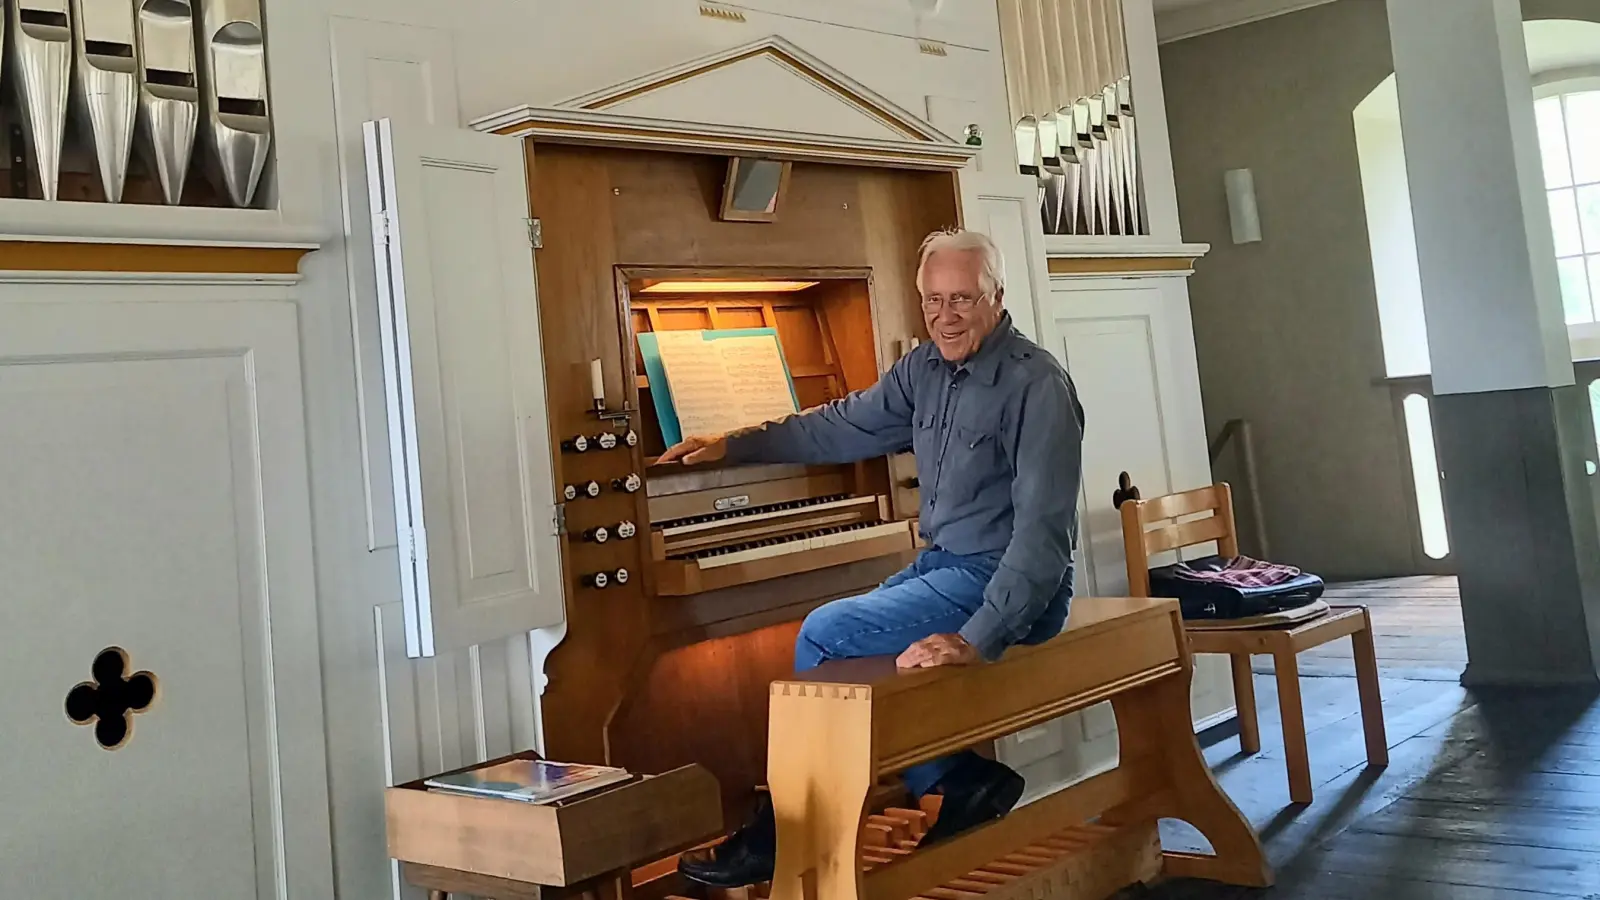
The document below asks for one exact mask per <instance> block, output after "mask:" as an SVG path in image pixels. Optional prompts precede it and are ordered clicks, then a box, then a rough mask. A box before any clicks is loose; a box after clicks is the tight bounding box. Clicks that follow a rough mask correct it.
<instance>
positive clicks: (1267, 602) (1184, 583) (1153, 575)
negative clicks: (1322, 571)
mask: <svg viewBox="0 0 1600 900" xmlns="http://www.w3.org/2000/svg"><path fill="white" fill-rule="evenodd" d="M1234 565H1237V562H1236V561H1234V560H1229V559H1224V558H1223V557H1220V556H1208V557H1205V558H1203V559H1197V560H1193V561H1190V562H1184V563H1175V564H1173V565H1170V566H1161V567H1159V568H1155V569H1151V570H1150V595H1151V596H1152V597H1170V598H1173V599H1175V600H1177V601H1178V606H1179V607H1180V608H1181V609H1182V610H1183V617H1184V618H1185V619H1244V618H1249V617H1251V616H1264V615H1267V614H1269V613H1275V612H1282V611H1284V610H1288V609H1298V608H1299V607H1302V606H1306V605H1308V604H1311V603H1315V602H1317V601H1318V600H1320V599H1321V598H1322V591H1323V588H1324V587H1325V586H1324V584H1323V582H1322V579H1321V578H1319V577H1317V576H1316V575H1312V574H1310V573H1308V572H1299V573H1298V574H1295V575H1294V576H1293V577H1291V578H1288V579H1287V580H1283V581H1279V582H1278V583H1275V584H1267V585H1250V584H1247V583H1243V582H1246V581H1248V579H1238V580H1237V581H1235V582H1230V581H1227V580H1224V579H1220V578H1215V577H1214V576H1216V575H1217V574H1218V573H1222V572H1224V571H1227V570H1228V569H1229V568H1230V566H1234ZM1197 576H1198V577H1197Z"/></svg>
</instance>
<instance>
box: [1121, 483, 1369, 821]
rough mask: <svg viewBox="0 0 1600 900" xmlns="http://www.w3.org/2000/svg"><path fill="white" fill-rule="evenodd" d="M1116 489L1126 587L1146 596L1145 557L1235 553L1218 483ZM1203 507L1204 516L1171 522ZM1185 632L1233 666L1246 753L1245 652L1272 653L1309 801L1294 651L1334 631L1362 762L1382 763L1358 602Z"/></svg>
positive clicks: (1250, 723)
mask: <svg viewBox="0 0 1600 900" xmlns="http://www.w3.org/2000/svg"><path fill="white" fill-rule="evenodd" d="M1122 479H1123V480H1122V483H1121V485H1120V487H1119V489H1118V491H1117V498H1116V499H1117V502H1118V503H1119V506H1120V511H1121V514H1122V538H1123V545H1124V547H1125V549H1126V552H1127V559H1128V593H1129V594H1131V595H1133V596H1135V597H1148V596H1149V595H1150V557H1151V556H1152V555H1153V554H1157V553H1163V552H1166V551H1169V550H1180V549H1183V548H1185V547H1192V546H1195V545H1196V544H1203V543H1207V542H1209V541H1216V542H1217V552H1218V554H1219V555H1221V556H1223V557H1235V556H1238V555H1239V538H1238V532H1237V530H1236V528H1235V523H1234V518H1233V491H1232V489H1231V488H1230V487H1229V486H1228V485H1227V484H1226V483H1224V482H1219V483H1217V484H1214V485H1212V486H1210V487H1206V488H1200V489H1198V490H1193V491H1185V492H1183V493H1179V494H1169V495H1167V496H1165V497H1156V498H1153V499H1150V500H1144V499H1141V498H1140V497H1139V492H1138V488H1136V487H1133V486H1132V485H1131V484H1129V482H1128V481H1127V475H1126V473H1124V475H1123V477H1122ZM1207 512H1209V513H1210V514H1211V515H1210V516H1208V517H1205V518H1198V519H1190V520H1189V521H1183V522H1180V521H1178V520H1179V519H1185V518H1188V517H1190V516H1197V515H1200V514H1201V513H1207ZM1185 632H1186V633H1187V635H1188V638H1189V647H1190V650H1191V651H1192V652H1194V653H1220V654H1226V655H1227V656H1228V658H1229V660H1230V662H1231V664H1232V668H1233V695H1234V700H1235V702H1236V703H1237V704H1238V708H1239V744H1240V747H1241V748H1242V749H1243V750H1244V752H1246V753H1258V752H1260V750H1261V731H1260V725H1259V723H1258V722H1257V719H1256V694H1255V684H1254V682H1253V681H1252V680H1251V673H1250V657H1251V655H1253V654H1257V653H1260V654H1266V655H1270V656H1271V657H1272V666H1273V671H1274V673H1275V674H1276V675H1277V679H1278V707H1279V709H1280V710H1281V712H1282V714H1283V746H1284V753H1285V756H1286V757H1287V760H1288V770H1289V797H1290V799H1291V800H1293V801H1294V802H1295V803H1310V802H1311V800H1312V789H1311V761H1310V755H1309V752H1308V750H1307V747H1306V723H1305V710H1304V707H1303V704H1302V703H1301V699H1300V667H1299V662H1298V655H1299V654H1300V653H1301V652H1302V651H1305V650H1309V649H1311V648H1312V647H1317V646H1321V645H1322V644H1326V643H1328V642H1330V641H1334V640H1337V639H1339V638H1342V637H1349V638H1350V641H1351V643H1352V645H1353V646H1354V648H1355V664H1356V688H1357V691H1358V693H1359V695H1360V698H1361V722H1362V726H1363V729H1364V731H1365V732H1366V742H1367V764H1368V765H1369V766H1378V767H1381V766H1386V765H1388V764H1389V747H1388V739H1387V737H1386V736H1385V733H1384V726H1383V700H1382V696H1381V694H1380V691H1379V687H1378V660H1377V654H1376V653H1375V652H1374V650H1373V646H1372V617H1371V615H1370V614H1369V613H1368V611H1367V608H1366V607H1364V606H1333V607H1331V608H1330V610H1329V611H1328V612H1327V613H1326V614H1324V615H1321V616H1318V617H1316V618H1314V619H1309V620H1305V621H1300V622H1294V623H1290V624H1285V625H1276V626H1275V625H1265V626H1262V625H1254V626H1240V627H1227V626H1225V625H1220V624H1219V623H1207V624H1206V625H1204V626H1200V625H1199V624H1197V623H1195V624H1190V625H1188V626H1186V628H1185Z"/></svg>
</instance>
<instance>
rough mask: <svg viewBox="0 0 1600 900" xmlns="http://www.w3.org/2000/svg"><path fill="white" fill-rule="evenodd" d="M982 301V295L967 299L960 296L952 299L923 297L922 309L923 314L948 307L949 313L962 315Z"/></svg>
mask: <svg viewBox="0 0 1600 900" xmlns="http://www.w3.org/2000/svg"><path fill="white" fill-rule="evenodd" d="M982 299H983V295H979V296H977V297H967V296H964V295H961V294H957V295H956V296H954V297H923V298H922V309H923V311H924V312H933V311H934V310H937V309H939V308H941V307H946V306H948V307H949V308H950V311H951V312H958V313H964V312H967V311H969V310H971V309H972V308H973V307H974V306H977V305H978V301H979V300H982Z"/></svg>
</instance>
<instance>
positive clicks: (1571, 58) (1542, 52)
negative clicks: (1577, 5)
mask: <svg viewBox="0 0 1600 900" xmlns="http://www.w3.org/2000/svg"><path fill="white" fill-rule="evenodd" d="M1522 31H1523V34H1524V35H1526V37H1527V39H1528V69H1529V71H1531V72H1533V73H1534V74H1535V75H1537V74H1539V73H1541V72H1550V71H1554V70H1556V69H1578V68H1592V67H1596V66H1600V22H1573V21H1567V20H1559V19H1557V20H1548V21H1539V22H1524V23H1522Z"/></svg>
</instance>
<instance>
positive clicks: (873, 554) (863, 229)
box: [526, 139, 959, 804]
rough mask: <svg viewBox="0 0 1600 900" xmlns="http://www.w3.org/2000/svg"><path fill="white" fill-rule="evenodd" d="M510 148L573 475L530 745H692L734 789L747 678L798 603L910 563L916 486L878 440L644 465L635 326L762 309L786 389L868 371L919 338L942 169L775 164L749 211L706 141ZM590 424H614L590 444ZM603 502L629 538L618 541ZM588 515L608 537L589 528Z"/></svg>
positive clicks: (607, 753) (867, 377)
mask: <svg viewBox="0 0 1600 900" xmlns="http://www.w3.org/2000/svg"><path fill="white" fill-rule="evenodd" d="M526 152H527V154H528V157H529V160H530V162H529V173H530V176H529V179H530V180H529V184H530V197H531V201H530V208H531V211H532V215H533V216H534V217H535V218H537V219H538V221H539V223H540V230H541V232H542V235H543V238H544V239H543V244H544V247H543V249H541V250H540V251H538V257H537V258H538V266H537V268H538V278H539V296H540V304H539V305H540V316H541V323H542V331H543V333H544V334H545V335H546V336H547V337H546V346H545V358H546V362H545V366H546V374H547V379H548V380H547V384H548V386H549V387H548V390H549V398H550V417H551V424H552V428H553V430H554V432H555V435H556V436H557V437H558V438H559V445H560V446H561V447H562V452H560V453H558V454H557V456H556V463H555V465H556V470H557V472H558V478H557V481H558V483H560V484H561V485H563V486H564V487H566V486H570V487H571V488H572V490H566V492H565V496H575V499H573V500H570V501H568V502H567V504H566V513H565V520H566V524H567V532H568V537H567V542H566V546H565V551H566V553H565V565H566V570H567V571H566V574H567V585H568V590H569V594H568V598H569V599H568V604H567V614H568V621H567V634H566V637H565V639H564V641H563V642H562V644H561V645H560V646H558V647H557V648H556V649H555V650H554V652H553V653H552V654H551V657H550V659H549V661H548V662H547V664H546V670H545V671H546V674H547V676H548V677H549V686H548V688H547V689H546V691H545V694H544V697H543V703H542V706H541V715H542V717H543V721H544V723H545V729H544V730H545V739H546V753H547V754H548V755H550V756H552V757H556V758H574V759H594V760H596V761H605V762H609V763H612V764H619V765H625V766H628V767H630V768H638V769H640V770H643V771H660V770H664V769H667V768H671V767H673V766H676V765H679V764H680V763H684V764H686V763H688V762H700V763H702V764H704V765H706V766H707V767H708V768H710V769H711V770H712V771H713V772H714V773H716V774H717V775H718V776H719V778H720V779H721V781H722V783H723V789H724V796H725V797H727V798H728V799H729V802H730V803H733V804H737V803H739V802H741V801H742V800H743V799H744V798H746V797H747V796H748V791H749V789H750V787H751V786H752V785H754V784H756V783H758V782H761V781H762V780H763V779H764V772H765V730H766V710H765V691H766V685H767V684H768V683H769V682H770V681H771V680H772V679H773V678H776V677H782V676H784V675H786V674H787V673H788V672H789V671H791V666H792V664H793V655H792V650H793V646H792V644H793V638H794V635H795V633H796V630H797V627H798V623H799V621H800V620H801V619H802V618H803V617H804V615H805V614H806V613H807V612H809V611H810V610H811V609H813V608H815V607H816V606H818V605H820V604H821V603H823V602H826V601H827V600H830V599H834V598H836V597H841V596H847V595H850V594H854V593H859V592H862V591H865V590H868V589H870V588H871V587H873V586H874V585H876V584H877V583H878V582H879V581H881V580H882V579H883V578H884V577H886V576H888V575H889V574H891V573H893V572H894V571H896V570H898V569H899V568H901V567H903V566H904V565H906V564H907V562H909V560H910V559H911V557H912V554H913V552H914V550H915V548H916V545H917V538H916V522H915V517H916V515H917V501H916V492H915V489H914V487H912V486H910V485H909V484H908V483H907V482H908V480H909V478H908V476H907V474H906V473H907V472H908V471H910V468H909V463H908V461H906V460H895V459H891V458H879V459H873V460H867V461H864V462H858V463H851V464H846V465H830V466H800V465H753V466H720V465H711V466H682V465H679V464H667V465H659V464H655V458H656V457H657V456H659V455H660V454H661V453H662V451H663V450H664V449H665V448H666V439H665V437H664V436H663V433H662V429H661V427H660V423H659V422H658V421H657V420H656V414H655V408H656V406H655V403H654V398H653V396H652V394H651V392H652V391H657V390H662V389H664V387H665V386H664V385H659V384H652V383H651V380H650V377H649V376H648V374H647V373H645V371H644V367H643V365H642V360H641V358H640V353H639V343H638V335H639V334H641V333H649V332H660V331H670V330H680V329H719V330H720V329H730V328H743V327H768V328H772V329H774V330H775V331H776V332H777V334H778V337H779V342H780V344H781V347H782V350H783V353H784V356H785V359H786V362H787V364H788V367H789V370H790V372H791V374H792V376H793V380H794V383H795V392H796V395H797V398H798V400H799V405H800V406H801V407H802V408H808V407H812V406H817V405H820V404H823V403H826V402H829V401H831V400H834V399H837V398H840V397H843V396H845V395H846V394H848V393H849V392H851V391H854V390H859V389H862V388H865V387H868V386H870V385H871V384H873V383H874V382H875V381H876V380H877V379H878V377H879V375H880V373H881V372H882V371H883V370H884V369H886V368H887V367H888V366H889V365H892V364H893V362H894V361H895V360H896V359H897V358H898V356H899V354H900V353H902V352H904V351H905V350H907V349H909V348H910V347H911V346H913V342H914V341H916V340H918V339H920V338H921V337H922V335H923V333H922V326H921V313H920V307H919V303H918V297H917V292H916V289H915V269H916V254H917V249H918V246H919V245H920V243H921V241H922V239H923V238H924V237H925V236H926V235H927V233H928V232H930V231H932V230H934V229H937V228H941V227H948V226H951V225H955V224H956V223H957V222H958V220H959V209H958V203H957V192H956V188H955V182H954V178H953V177H952V175H950V174H948V173H930V172H920V171H907V170H897V169H890V168H872V167H864V166H847V165H837V164H825V163H816V162H796V163H794V165H793V168H792V173H791V176H790V177H791V183H790V185H789V191H788V194H787V197H788V203H786V204H785V205H784V206H783V207H782V208H780V209H779V210H778V215H777V218H776V220H775V221H773V222H770V223H760V224H751V223H740V222H726V221H722V220H720V217H719V215H718V211H719V209H720V205H721V197H720V192H721V190H722V188H723V173H724V170H725V168H726V159H725V158H723V157H720V156H713V155H704V154H686V153H676V152H649V153H639V152H630V151H624V150H614V149H608V148H596V147H577V146H570V145H564V144H555V143H546V142H541V141H539V140H537V139H535V140H534V141H532V142H530V144H529V146H528V147H527V149H526ZM777 288H783V289H781V290H780V289H777ZM596 359H598V360H600V366H601V370H602V376H603V382H604V394H605V404H604V405H605V408H606V409H607V410H611V411H617V412H620V411H624V410H625V411H627V413H628V415H627V417H626V418H625V419H622V418H616V419H606V418H602V417H600V416H598V415H597V414H596V411H595V403H594V398H593V396H592V394H593V391H592V390H591V383H590V378H588V377H586V373H587V372H589V370H590V367H591V365H592V361H593V360H596ZM607 429H613V430H614V432H616V433H619V435H620V436H621V437H622V438H623V439H622V440H618V441H617V442H616V444H615V446H614V447H612V448H611V449H609V450H605V449H599V447H600V444H601V441H600V440H599V435H600V434H603V433H604V432H605V431H606V430H607ZM629 431H631V432H633V434H634V435H635V440H634V441H633V442H631V443H630V442H629V441H628V440H627V439H626V435H627V432H629ZM579 437H583V438H584V439H585V440H584V441H583V442H582V443H580V442H579V441H578V438H579ZM608 443H609V441H608ZM582 444H587V449H582V450H580V449H579V448H580V446H582ZM630 476H638V483H637V490H634V491H632V492H630V491H628V490H627V489H626V488H627V485H628V482H627V479H628V478H629V477H630ZM591 485H599V486H601V490H600V492H599V496H597V497H592V496H590V495H589V494H590V491H591V488H590V486H591ZM619 486H620V487H621V488H622V489H620V490H619V489H618V487H619ZM624 522H629V523H633V524H634V528H633V529H631V530H632V531H633V532H634V533H635V534H636V537H634V538H632V539H630V540H623V541H619V540H617V538H616V537H615V534H616V533H617V532H616V527H617V526H618V525H619V524H621V523H624ZM598 528H606V529H608V530H609V532H610V534H611V535H612V536H611V537H609V538H608V539H607V540H605V541H603V542H602V541H596V540H595V539H594V538H595V537H596V534H597V532H596V531H595V529H598ZM622 570H627V572H628V573H629V576H630V577H628V578H627V579H626V581H625V582H624V583H620V584H619V583H618V579H617V578H616V577H615V576H616V574H617V573H618V572H619V571H622ZM597 574H609V575H610V577H609V578H607V579H606V580H605V582H604V586H600V583H599V582H597V580H596V578H595V576H596V575H597ZM635 576H637V577H635ZM601 661H604V662H601ZM597 669H600V670H604V674H601V673H600V672H597Z"/></svg>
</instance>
